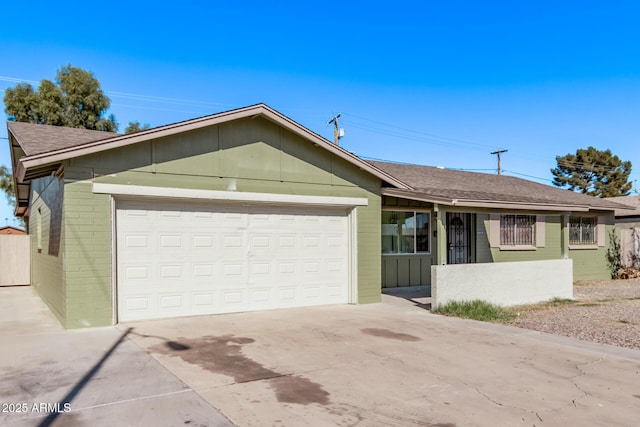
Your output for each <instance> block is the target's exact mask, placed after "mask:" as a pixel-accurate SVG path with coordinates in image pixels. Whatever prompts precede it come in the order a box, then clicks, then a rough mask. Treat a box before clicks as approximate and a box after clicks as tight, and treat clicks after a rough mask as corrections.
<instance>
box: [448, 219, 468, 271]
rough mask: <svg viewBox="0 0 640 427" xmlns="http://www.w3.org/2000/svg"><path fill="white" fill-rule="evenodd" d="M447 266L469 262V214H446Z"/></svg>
mask: <svg viewBox="0 0 640 427" xmlns="http://www.w3.org/2000/svg"><path fill="white" fill-rule="evenodd" d="M447 248H448V250H447V264H467V263H470V262H471V214H469V213H458V212H447Z"/></svg>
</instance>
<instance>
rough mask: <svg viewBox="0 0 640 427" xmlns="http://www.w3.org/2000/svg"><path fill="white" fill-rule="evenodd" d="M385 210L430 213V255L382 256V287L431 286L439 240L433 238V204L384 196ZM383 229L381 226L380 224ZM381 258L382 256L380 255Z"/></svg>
mask: <svg viewBox="0 0 640 427" xmlns="http://www.w3.org/2000/svg"><path fill="white" fill-rule="evenodd" d="M382 203H383V208H386V209H392V210H399V211H402V210H406V211H411V210H414V209H415V210H419V211H425V210H426V211H428V212H429V213H430V221H431V222H430V226H431V229H430V234H431V235H430V239H431V242H430V244H431V245H430V246H431V253H430V254H393V255H388V254H385V255H382V256H381V263H382V271H383V275H382V287H383V288H395V287H401V286H420V285H430V284H431V265H432V264H433V263H435V259H436V255H435V253H436V250H437V239H436V238H435V237H433V232H434V230H436V227H437V222H436V218H435V213H434V212H433V204H432V203H427V202H421V201H417V200H408V199H401V198H397V197H391V196H383V198H382ZM378 227H379V228H380V227H381V224H378ZM378 256H379V257H380V254H378Z"/></svg>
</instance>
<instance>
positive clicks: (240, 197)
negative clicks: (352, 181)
mask: <svg viewBox="0 0 640 427" xmlns="http://www.w3.org/2000/svg"><path fill="white" fill-rule="evenodd" d="M93 192H94V193H99V194H112V195H114V196H147V197H168V198H175V199H199V200H219V201H225V202H252V203H270V204H290V205H316V206H367V205H368V204H369V200H368V199H367V198H366V197H333V196H304V195H298V194H273V193H245V192H240V191H219V190H196V189H192V188H174V187H149V186H142V185H123V184H105V183H99V182H94V183H93Z"/></svg>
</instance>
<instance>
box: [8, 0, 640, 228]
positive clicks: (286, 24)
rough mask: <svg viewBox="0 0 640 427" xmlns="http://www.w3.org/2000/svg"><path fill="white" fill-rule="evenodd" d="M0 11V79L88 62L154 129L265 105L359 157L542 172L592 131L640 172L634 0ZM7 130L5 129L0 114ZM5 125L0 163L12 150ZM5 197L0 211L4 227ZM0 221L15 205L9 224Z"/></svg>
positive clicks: (592, 138)
mask: <svg viewBox="0 0 640 427" xmlns="http://www.w3.org/2000/svg"><path fill="white" fill-rule="evenodd" d="M10 15H11V16H10V17H8V18H9V19H4V20H3V23H2V25H1V26H0V51H1V52H2V53H3V58H4V59H3V61H2V62H1V63H0V89H1V90H2V92H3V93H4V90H5V89H6V88H8V87H13V86H14V85H15V81H14V80H13V79H18V80H25V81H35V82H37V81H39V80H41V79H45V78H46V79H53V78H54V76H55V73H56V70H57V69H58V68H59V67H60V66H62V65H65V64H68V63H71V64H72V65H74V66H77V67H81V68H84V69H86V70H89V71H92V72H93V73H94V75H95V76H96V77H97V78H98V80H99V81H100V82H101V85H102V88H103V90H104V91H105V92H106V93H107V94H108V95H109V96H110V98H111V101H112V103H111V109H110V111H109V113H113V114H115V116H116V118H117V119H118V121H119V122H120V123H121V127H120V130H124V128H125V127H126V124H127V123H128V122H129V121H132V120H138V121H140V122H141V123H149V124H150V125H151V126H159V125H163V124H167V123H173V122H176V121H181V120H186V119H189V118H193V117H199V116H203V115H207V114H212V113H216V112H219V111H223V110H227V109H231V108H236V107H241V106H245V105H250V104H255V103H258V102H264V103H267V104H269V105H270V106H272V107H273V108H275V109H277V110H279V111H280V112H282V113H284V114H286V115H287V116H289V117H291V118H292V119H294V120H296V121H298V122H299V123H301V124H303V125H305V126H307V127H309V128H310V129H312V130H314V131H315V132H318V133H319V134H321V135H323V136H325V137H327V138H329V139H331V138H332V135H333V133H332V128H331V127H330V126H327V121H328V120H329V119H331V118H332V117H333V116H334V115H335V114H337V113H342V116H341V120H340V126H341V127H343V128H344V129H345V137H344V138H343V140H342V141H341V145H342V146H343V147H345V148H346V149H348V150H350V151H353V152H355V153H356V154H358V155H360V156H363V157H365V158H374V159H384V160H393V161H400V162H412V163H420V164H426V165H433V166H445V167H448V168H456V169H458V168H462V169H469V170H480V171H486V172H487V173H491V172H492V170H493V172H495V168H496V156H494V155H491V154H490V152H492V151H495V150H497V149H507V150H509V151H508V152H507V153H505V154H504V155H503V157H502V168H503V169H504V173H505V174H510V175H516V176H520V177H524V178H529V179H532V180H535V181H538V182H543V183H548V184H550V181H551V173H550V172H549V169H551V168H553V167H554V166H555V156H556V155H565V154H567V153H575V151H576V150H577V149H578V148H586V147H588V146H590V145H591V146H594V147H596V148H598V149H611V150H612V151H613V153H614V154H617V155H618V156H619V157H620V158H622V159H623V160H630V161H631V162H632V163H633V164H634V166H635V169H634V171H633V172H632V177H631V179H632V180H636V182H635V186H636V187H640V149H639V148H638V146H639V144H638V141H640V55H639V53H640V52H639V50H640V25H638V22H640V3H638V2H631V1H617V2H606V4H605V3H603V2H594V1H580V2H577V1H576V2H573V1H565V2H558V1H554V2H551V1H536V2H520V1H485V2H475V1H447V2H444V1H440V2H435V1H405V2H402V1H401V2H395V3H376V2H370V1H367V2H364V1H355V2H336V3H332V2H316V1H305V2H303V1H296V2H293V1H271V2H264V1H260V2H257V1H253V0H249V1H243V2H229V1H206V2H205V1H185V2H182V3H180V4H179V5H178V4H172V5H171V6H166V7H158V3H157V2H144V1H139V2H121V1H117V0H116V1H111V2H108V3H102V4H95V5H94V4H90V3H86V2H73V1H70V2H66V3H65V4H64V7H55V8H53V7H52V6H51V3H50V2H39V1H32V2H29V10H22V9H14V10H12V11H11V12H10ZM0 138H6V127H5V126H2V127H1V128H0ZM9 162H10V161H9V150H8V143H7V140H6V139H0V164H5V165H8V164H9ZM11 216H12V208H10V207H8V206H5V203H4V200H0V225H4V224H5V223H7V222H8V223H9V224H12V223H13V222H12V220H11ZM4 218H9V220H8V221H5V219H4Z"/></svg>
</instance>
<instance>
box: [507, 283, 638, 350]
mask: <svg viewBox="0 0 640 427" xmlns="http://www.w3.org/2000/svg"><path fill="white" fill-rule="evenodd" d="M573 295H574V298H575V301H574V302H571V303H566V304H556V305H552V304H540V305H534V306H522V307H517V308H515V310H516V311H517V312H518V313H519V315H518V317H517V318H516V319H515V320H514V321H513V322H511V325H513V326H518V327H521V328H526V329H533V330H536V331H541V332H547V333H551V334H557V335H566V336H569V337H574V338H578V339H581V340H585V341H594V342H598V343H603V344H611V345H615V346H618V347H627V348H635V349H640V279H632V280H605V281H585V282H578V283H576V284H575V285H574V287H573Z"/></svg>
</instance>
